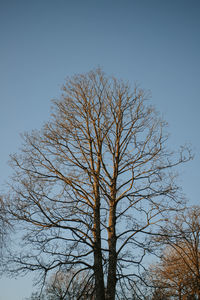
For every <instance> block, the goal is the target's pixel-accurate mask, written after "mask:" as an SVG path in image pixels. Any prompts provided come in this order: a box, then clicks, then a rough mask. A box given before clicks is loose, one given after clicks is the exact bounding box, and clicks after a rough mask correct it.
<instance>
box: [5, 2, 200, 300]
mask: <svg viewBox="0 0 200 300" xmlns="http://www.w3.org/2000/svg"><path fill="white" fill-rule="evenodd" d="M199 16H200V2H199V0H190V1H189V0H187V1H186V0H162V1H161V0H123V1H122V0H84V1H83V0H58V1H55V0H54V1H53V0H34V1H33V0H26V1H25V0H24V1H22V0H18V1H14V0H13V1H10V0H7V1H6V0H4V1H3V0H1V1H0V137H1V147H0V167H1V172H0V190H1V191H3V189H4V182H5V181H6V180H7V179H8V176H9V175H10V174H11V170H10V169H9V167H8V165H7V161H8V159H9V154H10V153H13V152H16V151H18V148H19V147H20V143H21V140H20V133H23V132H24V131H30V130H32V129H35V128H40V127H41V126H42V124H43V122H45V121H46V120H47V119H48V117H49V114H50V107H51V99H52V98H55V97H58V96H59V94H60V88H61V86H62V84H63V83H64V80H65V78H66V77H67V76H71V75H73V74H74V73H82V72H87V71H89V70H91V69H93V68H95V67H97V66H101V67H102V68H103V70H104V71H105V72H106V73H108V74H113V75H115V76H116V77H118V78H122V79H125V80H129V82H130V83H131V84H134V82H138V83H139V84H140V85H141V87H143V88H145V89H150V90H151V92H152V99H151V103H152V104H153V105H155V106H156V108H157V110H158V111H160V112H161V114H162V115H163V116H164V118H165V119H166V120H167V121H168V123H169V132H170V133H171V137H170V140H169V142H170V146H172V148H173V147H178V145H180V144H184V143H185V142H187V143H191V144H192V148H193V151H194V153H195V159H194V160H193V161H192V162H190V163H189V164H188V165H186V166H184V167H183V168H181V169H180V179H179V182H180V184H181V185H182V187H183V191H184V192H185V194H186V196H187V197H188V199H189V200H190V203H192V204H198V203H199V202H198V201H199V199H198V184H199V168H200V139H199V130H200V117H199V114H200V93H199V88H200V17H199ZM30 294H31V281H30V279H26V280H25V279H21V280H20V281H19V280H17V281H14V280H10V279H2V280H0V300H13V299H14V300H22V299H23V297H25V296H28V295H30Z"/></svg>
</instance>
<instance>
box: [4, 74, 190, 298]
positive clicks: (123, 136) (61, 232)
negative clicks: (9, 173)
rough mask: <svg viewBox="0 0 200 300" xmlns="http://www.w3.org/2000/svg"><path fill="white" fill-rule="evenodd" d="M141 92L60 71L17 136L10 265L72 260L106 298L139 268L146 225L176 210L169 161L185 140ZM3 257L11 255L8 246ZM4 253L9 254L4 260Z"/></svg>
mask: <svg viewBox="0 0 200 300" xmlns="http://www.w3.org/2000/svg"><path fill="white" fill-rule="evenodd" d="M145 98H146V95H145V92H144V91H143V90H142V89H140V88H138V87H135V88H134V90H133V92H131V90H130V88H129V86H128V84H127V83H124V82H123V81H121V80H117V79H115V78H109V77H107V76H106V75H105V74H104V73H103V72H102V71H101V70H99V69H97V70H95V71H91V72H89V73H88V74H85V75H77V76H74V77H73V78H72V79H69V80H67V82H66V83H65V85H64V86H63V94H62V97H61V100H56V101H54V108H53V109H54V110H53V114H52V118H51V120H50V121H49V122H48V123H47V124H46V125H45V126H44V127H43V128H42V130H41V131H38V132H32V133H31V134H25V135H24V144H23V147H22V150H21V153H20V154H19V155H13V156H12V157H11V159H12V167H13V169H15V174H14V176H13V180H12V182H11V188H12V192H11V194H10V200H9V201H8V206H9V211H10V214H11V215H12V218H15V219H16V221H17V224H18V226H20V224H21V226H22V227H21V228H22V230H21V231H20V234H21V235H22V240H21V241H22V246H21V249H20V254H19V255H17V254H16V252H15V253H14V255H13V257H12V262H14V263H15V269H14V268H12V271H14V270H15V272H16V271H17V270H18V271H21V272H23V271H25V272H26V271H29V270H30V271H32V270H37V271H40V273H41V274H42V276H43V277H42V278H43V280H45V277H46V275H47V273H48V272H50V271H51V270H54V271H55V270H56V269H60V270H62V268H65V269H66V268H67V269H68V270H70V269H74V268H76V267H77V269H78V270H79V271H77V274H74V280H76V276H78V274H79V273H80V272H88V274H89V277H88V278H89V280H93V279H94V281H95V284H94V287H95V295H96V299H97V300H105V299H106V300H114V299H115V298H116V296H117V297H119V296H118V292H117V291H119V290H120V289H121V290H123V289H128V288H129V284H130V285H131V284H133V283H134V280H135V279H137V277H138V276H139V273H138V271H137V270H136V269H135V268H134V266H136V267H141V264H142V260H143V257H144V255H145V253H146V252H147V251H148V243H147V241H146V239H145V237H146V233H148V232H150V230H151V226H152V225H153V224H155V223H157V222H159V220H161V219H163V218H164V217H165V212H167V213H169V211H170V210H171V209H176V208H177V207H178V205H179V202H180V201H179V200H180V199H178V198H177V195H178V194H177V192H178V187H177V186H176V184H175V181H174V179H175V176H174V174H173V173H172V169H173V167H175V166H177V165H179V164H181V163H182V162H185V161H188V160H189V159H190V158H191V157H190V154H189V153H188V151H187V149H184V148H182V149H181V151H180V152H179V153H178V152H177V153H175V152H170V151H169V150H168V149H167V138H168V137H167V135H166V133H165V131H164V129H165V126H166V124H165V122H164V121H162V120H161V119H160V117H159V115H158V114H157V113H156V112H155V110H154V108H153V107H151V106H148V105H147V104H146V103H145V101H146V99H145ZM10 257H11V255H10ZM10 260H11V259H10Z"/></svg>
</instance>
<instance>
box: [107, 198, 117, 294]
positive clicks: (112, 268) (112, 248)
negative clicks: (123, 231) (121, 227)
mask: <svg viewBox="0 0 200 300" xmlns="http://www.w3.org/2000/svg"><path fill="white" fill-rule="evenodd" d="M115 225H116V205H115V204H114V205H111V207H110V213H109V227H108V246H109V267H108V281H107V295H106V300H115V294H116V283H117V278H116V267H117V253H116V240H117V239H116V231H115V227H116V226H115Z"/></svg>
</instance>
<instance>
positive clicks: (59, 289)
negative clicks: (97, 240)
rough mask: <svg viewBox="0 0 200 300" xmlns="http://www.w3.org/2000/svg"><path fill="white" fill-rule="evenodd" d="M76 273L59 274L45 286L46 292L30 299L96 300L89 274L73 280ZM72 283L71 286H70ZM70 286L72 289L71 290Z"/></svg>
mask: <svg viewBox="0 0 200 300" xmlns="http://www.w3.org/2000/svg"><path fill="white" fill-rule="evenodd" d="M74 274H75V272H57V273H55V274H53V275H52V276H51V278H50V279H49V280H48V281H47V283H46V284H45V288H44V290H43V291H42V292H41V291H38V292H35V293H32V295H31V297H30V298H27V300H28V299H35V300H36V299H46V300H77V299H79V300H94V287H93V283H88V278H87V273H86V274H80V276H78V278H76V281H75V280H72V279H73V276H74ZM70 281H72V282H71V284H69V283H70ZM69 285H70V288H69Z"/></svg>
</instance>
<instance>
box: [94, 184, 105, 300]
mask: <svg viewBox="0 0 200 300" xmlns="http://www.w3.org/2000/svg"><path fill="white" fill-rule="evenodd" d="M95 193H96V203H95V208H94V277H95V294H96V300H105V286H104V274H103V265H102V250H101V249H102V247H101V226H100V197H99V188H98V185H97V184H96V185H95Z"/></svg>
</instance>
